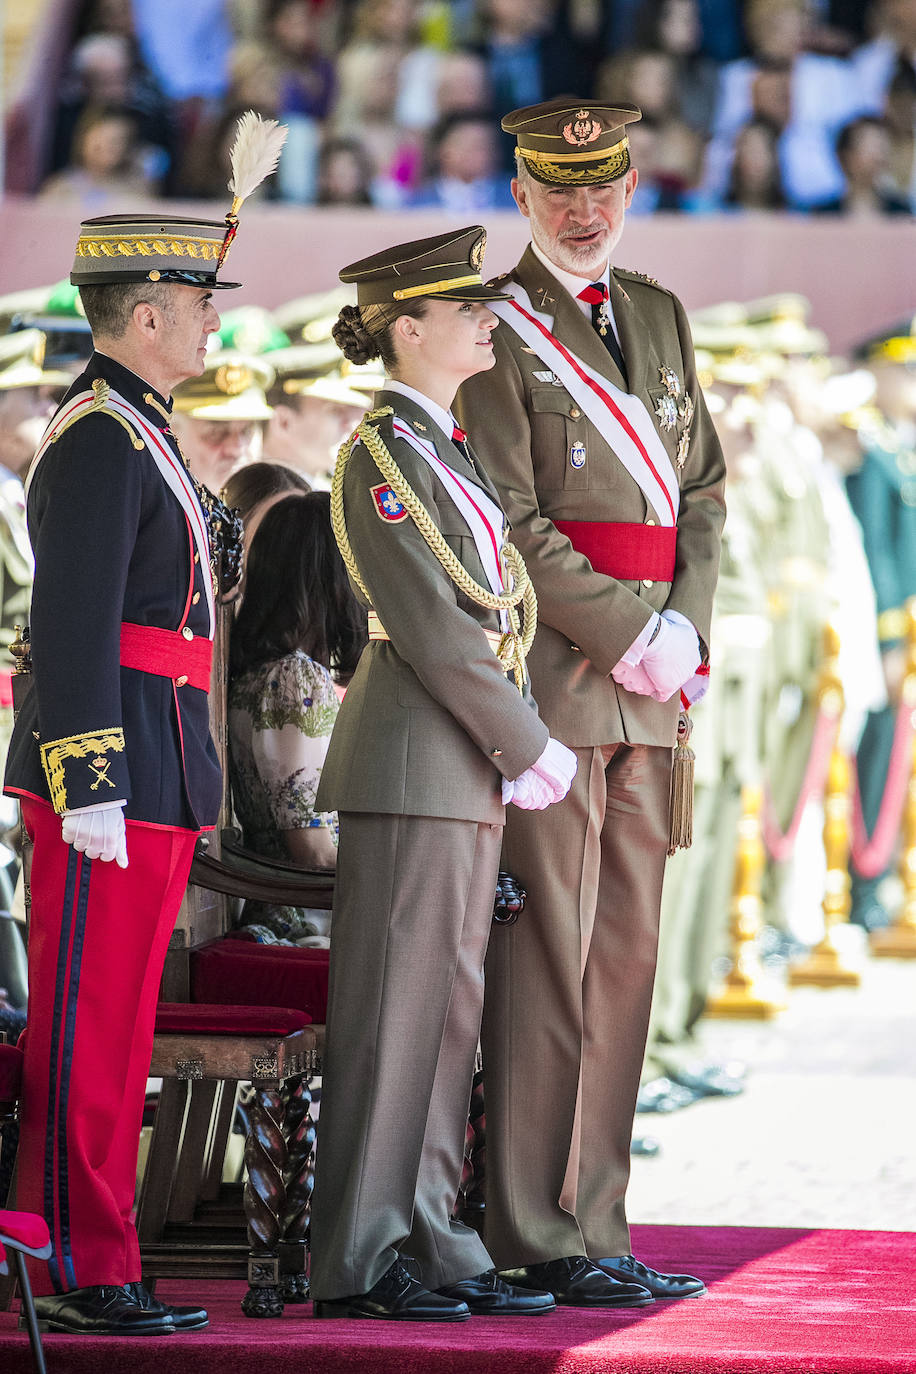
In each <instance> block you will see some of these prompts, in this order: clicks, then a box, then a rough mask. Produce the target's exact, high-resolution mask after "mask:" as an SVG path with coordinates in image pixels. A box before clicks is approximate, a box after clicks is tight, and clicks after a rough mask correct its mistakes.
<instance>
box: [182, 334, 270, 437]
mask: <svg viewBox="0 0 916 1374" xmlns="http://www.w3.org/2000/svg"><path fill="white" fill-rule="evenodd" d="M273 383H274V370H273V368H272V367H271V365H270V363H268V362H267V361H266V359H264V358H258V357H251V356H249V355H247V354H244V353H236V352H230V351H224V350H220V351H219V352H216V353H211V354H209V355H208V357H207V359H206V362H205V364H204V371H203V372H202V373H201V375H200V376H199V377H189V378H188V380H187V381H185V382H182V383H181V385H180V386H177V387H176V388H175V390H174V391H173V393H172V402H173V405H174V408H175V410H177V411H180V413H181V414H182V415H189V416H191V417H192V419H195V420H269V419H270V417H271V415H272V414H273V411H272V410H271V407H270V406H269V405H268V404H267V397H266V395H265V392H267V391H268V390H269V389H270V387H272V386H273Z"/></svg>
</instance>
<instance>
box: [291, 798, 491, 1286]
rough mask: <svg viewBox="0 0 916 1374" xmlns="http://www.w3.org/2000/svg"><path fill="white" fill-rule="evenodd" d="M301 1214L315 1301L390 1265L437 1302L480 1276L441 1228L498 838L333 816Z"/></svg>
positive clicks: (380, 818) (469, 1067)
mask: <svg viewBox="0 0 916 1374" xmlns="http://www.w3.org/2000/svg"><path fill="white" fill-rule="evenodd" d="M339 820H340V843H339V847H338V851H337V878H336V883H335V893H334V918H333V932H334V936H333V941H332V946H331V967H330V987H329V997H328V1022H327V1053H326V1056H325V1071H324V1075H323V1079H322V1095H321V1119H320V1123H319V1129H318V1158H317V1171H316V1181H315V1197H314V1205H313V1209H312V1271H311V1286H312V1293H313V1296H314V1297H315V1298H319V1299H328V1298H339V1297H348V1296H351V1295H354V1294H358V1293H365V1292H367V1291H368V1290H369V1289H370V1288H371V1287H372V1286H373V1285H374V1284H375V1283H376V1282H377V1280H378V1279H380V1278H381V1276H382V1274H383V1273H384V1272H385V1270H386V1269H388V1268H389V1266H390V1265H391V1264H392V1262H393V1261H394V1259H395V1258H396V1257H397V1255H398V1254H402V1255H408V1256H411V1257H412V1258H413V1259H415V1260H416V1261H417V1262H418V1264H419V1270H420V1275H421V1278H422V1282H423V1283H424V1285H425V1286H426V1287H428V1288H439V1287H442V1286H443V1285H444V1284H447V1283H453V1282H455V1281H456V1280H457V1279H462V1278H468V1277H470V1276H472V1275H475V1274H479V1273H482V1272H483V1271H484V1270H486V1269H489V1268H491V1265H492V1262H491V1260H490V1257H489V1255H488V1254H487V1252H486V1250H485V1248H484V1246H483V1242H482V1241H481V1240H480V1238H479V1236H477V1234H476V1233H475V1232H474V1231H472V1230H471V1229H470V1228H469V1227H467V1226H463V1225H462V1224H460V1223H458V1222H454V1221H452V1220H451V1219H450V1217H451V1212H452V1210H453V1208H454V1205H455V1200H456V1197H457V1193H458V1185H459V1182H460V1179H461V1169H462V1162H463V1158H464V1145H465V1134H466V1128H467V1119H468V1108H469V1105H470V1095H471V1082H472V1078H473V1073H474V1063H475V1056H476V1052H477V1044H478V1036H479V1029H480V1015H481V1008H482V1004H483V970H484V956H485V954H486V949H487V940H488V938H489V934H490V926H491V922H492V916H493V900H494V894H495V889H496V878H497V873H498V870H499V854H500V845H501V841H502V826H501V825H491V824H486V823H478V822H476V821H462V820H444V819H438V818H435V817H426V816H399V815H378V814H361V813H355V812H346V811H343V812H341V813H340V817H339Z"/></svg>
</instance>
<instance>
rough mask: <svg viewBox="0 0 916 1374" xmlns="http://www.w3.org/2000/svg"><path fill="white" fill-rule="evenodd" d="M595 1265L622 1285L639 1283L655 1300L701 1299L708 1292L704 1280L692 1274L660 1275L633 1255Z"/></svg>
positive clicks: (606, 1260)
mask: <svg viewBox="0 0 916 1374" xmlns="http://www.w3.org/2000/svg"><path fill="white" fill-rule="evenodd" d="M595 1264H597V1265H598V1267H599V1269H601V1270H602V1272H603V1273H605V1274H608V1275H610V1277H611V1278H612V1279H619V1280H620V1282H621V1283H638V1284H641V1285H642V1287H643V1288H645V1289H647V1290H648V1291H649V1292H650V1293H651V1294H652V1296H653V1298H701V1297H702V1296H703V1294H704V1293H705V1292H706V1284H705V1283H704V1282H703V1280H702V1279H695V1278H694V1277H693V1276H692V1275H691V1274H659V1273H658V1271H657V1270H655V1269H649V1268H647V1267H646V1265H644V1264H640V1262H639V1260H638V1259H634V1258H633V1256H632V1255H619V1256H618V1257H617V1258H616V1259H613V1258H612V1259H599V1260H595Z"/></svg>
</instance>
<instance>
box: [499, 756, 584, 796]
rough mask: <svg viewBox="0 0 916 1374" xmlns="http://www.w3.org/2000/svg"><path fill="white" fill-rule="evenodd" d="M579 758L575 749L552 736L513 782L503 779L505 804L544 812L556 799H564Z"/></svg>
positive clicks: (574, 774)
mask: <svg viewBox="0 0 916 1374" xmlns="http://www.w3.org/2000/svg"><path fill="white" fill-rule="evenodd" d="M578 766H579V760H578V759H577V758H576V756H575V754H574V753H573V751H572V750H571V749H567V747H566V745H565V744H561V743H560V741H559V740H555V739H549V740H548V741H547V744H546V746H545V748H544V752H543V753H542V754H541V755H540V757H539V758H538V759H536V760H535V762H534V763H533V764H532V765H531V767H530V768H526V769H525V771H524V772H523V773H520V774H519V776H518V777H517V778H515V779H514V780H512V781H509V779H507V778H504V779H503V785H502V793H503V803H504V805H508V804H509V802H512V803H513V805H515V806H518V807H520V808H521V809H522V810H523V811H543V810H544V809H545V807H548V806H550V805H551V804H552V803H553V802H558V801H562V800H563V798H564V797H565V796H566V793H567V792H568V791H569V788H570V784H571V783H572V780H573V778H574V777H575V776H576V769H577V768H578Z"/></svg>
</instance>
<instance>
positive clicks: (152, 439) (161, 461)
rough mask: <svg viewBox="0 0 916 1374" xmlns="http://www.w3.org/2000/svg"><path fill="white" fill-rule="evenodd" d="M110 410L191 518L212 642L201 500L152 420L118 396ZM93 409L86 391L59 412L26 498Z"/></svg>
mask: <svg viewBox="0 0 916 1374" xmlns="http://www.w3.org/2000/svg"><path fill="white" fill-rule="evenodd" d="M106 406H107V408H108V409H110V410H113V411H115V412H116V413H117V414H118V415H120V416H122V417H123V418H124V419H125V420H127V422H128V423H129V424H130V426H131V428H132V429H134V430H136V431H137V433H138V434H139V435H140V438H141V439H142V440H143V442H144V443H145V444H146V447H147V449H148V450H149V452H150V454H151V455H152V458H153V461H154V462H155V464H156V467H157V468H158V469H159V471H160V473H161V474H162V477H163V479H164V481H165V483H166V485H167V486H168V488H169V490H170V491H171V492H172V494H173V495H174V496H175V498H176V500H177V501H178V503H179V505H180V506H181V508H182V510H183V511H184V513H185V515H186V516H187V518H188V523H189V524H190V526H191V533H192V535H193V536H194V545H195V548H196V550H197V553H198V554H199V556H200V567H201V572H202V574H203V577H202V581H203V584H204V590H205V595H206V598H207V612H208V616H209V626H208V630H207V637H208V638H209V639H212V638H213V629H214V625H215V623H216V617H215V613H214V606H213V585H212V579H211V577H210V534H209V530H208V527H207V519H206V516H205V515H204V512H203V508H202V507H201V504H200V502H199V501H198V499H197V493H196V492H195V490H194V485H193V483H192V481H191V478H190V476H189V474H188V472H187V469H186V468H185V466H184V463H183V462H182V461H181V459H180V458H179V457H178V455H177V454H176V453H175V452H174V451H173V450H172V449H171V448H170V446H169V444H168V443H167V442H166V440H165V439H164V438H163V436H162V434H161V433H160V432H159V430H158V429H156V428H155V426H154V425H152V424H150V422H149V420H147V419H146V417H145V416H144V415H142V414H141V413H140V411H139V410H137V408H136V407H135V406H132V405H131V404H130V402H129V401H126V400H125V399H124V397H123V396H120V395H119V394H118V392H116V391H110V392H109V394H108V400H107V402H106ZM93 407H94V408H95V409H98V401H97V398H96V396H95V393H94V392H92V391H82V392H80V393H79V395H78V396H73V397H71V399H70V400H69V401H68V402H67V404H66V407H65V408H64V409H63V410H60V411H58V413H57V414H56V415H55V416H54V418H53V419H52V421H51V423H50V425H49V426H48V428H47V429H46V430H45V434H44V437H43V439H42V441H41V443H40V445H39V447H38V452H37V453H36V454H35V457H34V458H33V459H32V465H31V467H30V468H29V475H28V477H27V478H26V483H25V490H26V495H28V490H29V486H30V485H31V482H32V479H33V477H34V476H35V473H36V471H37V469H38V464H39V463H40V462H41V459H42V458H43V456H44V454H45V453H46V451H47V449H48V448H49V446H50V445H51V443H52V442H53V441H54V439H55V438H56V437H57V435H58V434H59V433H60V431H61V430H62V429H63V428H64V426H65V425H66V424H68V422H69V421H70V420H72V419H74V418H75V417H76V416H77V415H79V414H80V412H81V411H84V410H87V409H89V408H93Z"/></svg>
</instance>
